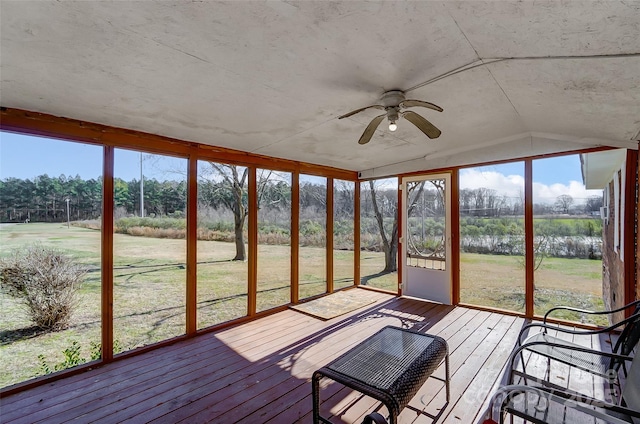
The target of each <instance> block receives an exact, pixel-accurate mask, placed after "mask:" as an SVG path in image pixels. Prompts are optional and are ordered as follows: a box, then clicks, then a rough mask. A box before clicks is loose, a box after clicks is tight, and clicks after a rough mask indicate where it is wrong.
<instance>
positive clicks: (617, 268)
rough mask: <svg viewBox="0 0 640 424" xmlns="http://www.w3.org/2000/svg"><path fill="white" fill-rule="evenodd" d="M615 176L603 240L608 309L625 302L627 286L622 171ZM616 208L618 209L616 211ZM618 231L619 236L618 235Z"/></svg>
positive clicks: (615, 317)
mask: <svg viewBox="0 0 640 424" xmlns="http://www.w3.org/2000/svg"><path fill="white" fill-rule="evenodd" d="M614 178H617V179H618V181H617V182H615V181H614V180H611V181H610V182H609V186H608V190H606V192H605V195H608V201H607V199H605V202H606V203H608V216H609V219H608V221H605V223H604V225H603V233H604V234H603V236H604V237H603V240H602V268H603V269H602V296H603V299H604V304H605V308H606V309H616V308H619V307H621V306H623V305H624V304H625V298H624V296H625V288H624V262H623V261H622V258H621V257H620V252H621V250H620V242H621V239H622V237H621V236H622V234H621V233H620V230H621V227H620V225H621V223H620V221H621V220H620V219H619V217H620V212H621V210H620V206H621V200H620V199H621V197H622V196H621V193H618V194H617V195H616V190H620V187H621V182H622V181H621V173H620V172H616V174H615V175H614ZM616 209H617V210H618V211H617V213H616ZM616 232H618V236H616ZM622 319H624V314H623V313H619V314H617V316H614V317H612V321H619V320H622Z"/></svg>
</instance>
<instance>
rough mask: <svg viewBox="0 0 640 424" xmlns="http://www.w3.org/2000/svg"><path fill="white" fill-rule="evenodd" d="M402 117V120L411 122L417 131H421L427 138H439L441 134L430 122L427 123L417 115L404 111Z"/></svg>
mask: <svg viewBox="0 0 640 424" xmlns="http://www.w3.org/2000/svg"><path fill="white" fill-rule="evenodd" d="M402 116H404V118H405V119H406V120H407V121H409V122H411V123H412V124H413V125H415V126H416V127H418V129H419V130H420V131H422V132H423V133H425V135H426V136H427V137H429V138H432V139H433V138H438V137H440V134H442V132H441V131H440V130H439V129H438V128H436V126H435V125H433V124H432V123H431V122H429V121H427V120H426V119H424V118H423V117H422V116H420V115H418V114H417V113H415V112H411V111H410V110H409V111H406V112H403V113H402Z"/></svg>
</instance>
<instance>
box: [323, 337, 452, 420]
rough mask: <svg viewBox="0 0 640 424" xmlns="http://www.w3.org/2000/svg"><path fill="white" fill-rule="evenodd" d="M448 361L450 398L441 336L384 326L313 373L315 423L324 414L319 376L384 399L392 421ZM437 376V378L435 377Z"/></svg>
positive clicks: (445, 349) (445, 354)
mask: <svg viewBox="0 0 640 424" xmlns="http://www.w3.org/2000/svg"><path fill="white" fill-rule="evenodd" d="M443 359H444V361H445V372H446V377H445V379H444V380H442V379H438V380H441V381H443V382H444V384H445V387H446V392H447V403H448V402H449V396H450V394H449V348H448V346H447V342H446V341H445V340H444V339H443V338H441V337H438V336H432V335H429V334H424V333H418V332H416V331H412V330H407V329H404V328H398V327H391V326H389V327H384V328H383V329H382V330H380V331H378V332H377V333H376V334H374V335H373V336H371V337H369V338H368V339H366V340H364V341H363V342H361V343H360V344H358V345H357V346H355V347H354V348H353V349H351V350H349V351H348V352H346V353H344V354H343V355H342V356H340V357H339V358H337V359H336V360H334V361H333V362H331V363H330V364H328V365H326V366H324V367H322V368H320V369H319V370H317V371H316V372H314V373H313V379H312V387H313V422H314V423H315V424H318V423H320V422H323V423H329V424H330V423H331V422H330V421H329V420H327V419H326V418H323V417H321V416H320V380H321V379H322V378H323V377H327V378H330V379H332V380H334V381H337V382H339V383H341V384H343V385H345V386H347V387H350V388H352V389H354V390H357V391H359V392H361V393H363V394H365V395H367V396H370V397H372V398H374V399H377V400H379V401H380V402H382V403H383V404H384V405H385V406H386V407H387V409H388V410H389V420H390V423H391V424H395V423H396V422H397V417H398V415H399V414H400V412H401V411H402V410H403V409H404V408H405V407H407V405H408V403H409V401H410V400H411V399H412V398H413V397H414V396H415V394H416V393H417V392H418V390H419V389H420V387H422V385H423V384H424V382H425V381H426V380H427V379H428V378H429V377H430V376H431V374H432V373H433V371H435V369H436V368H438V366H439V365H440V362H441V361H442V360H443ZM434 378H436V377H434ZM409 408H411V409H413V410H415V411H417V412H419V413H421V411H420V410H418V409H416V408H413V407H411V406H409Z"/></svg>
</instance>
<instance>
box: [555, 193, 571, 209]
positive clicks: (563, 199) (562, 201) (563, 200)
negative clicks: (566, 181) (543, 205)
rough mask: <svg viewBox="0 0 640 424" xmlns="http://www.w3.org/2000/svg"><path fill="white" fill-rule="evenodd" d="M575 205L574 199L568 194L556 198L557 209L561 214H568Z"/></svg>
mask: <svg viewBox="0 0 640 424" xmlns="http://www.w3.org/2000/svg"><path fill="white" fill-rule="evenodd" d="M572 205H573V197H571V196H570V195H568V194H562V195H560V196H558V197H557V198H556V203H555V207H556V209H557V210H558V211H559V212H560V213H566V214H568V213H569V211H570V210H571V206H572Z"/></svg>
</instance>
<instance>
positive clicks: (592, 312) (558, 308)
mask: <svg viewBox="0 0 640 424" xmlns="http://www.w3.org/2000/svg"><path fill="white" fill-rule="evenodd" d="M638 304H640V300H636V301H634V302H631V303H629V304H626V305H624V306H621V307H619V308H617V309H612V310H609V311H590V310H587V309H578V308H574V307H571V306H556V307H555V308H551V309H549V310H548V311H547V312H546V313H545V314H544V318H543V319H542V322H544V323H545V324H546V323H547V318H548V317H549V315H550V314H551V313H552V312H555V311H572V312H580V313H583V314H589V315H611V314H615V313H616V312H621V311H624V310H625V309H627V308H630V307H632V306H636V305H638Z"/></svg>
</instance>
